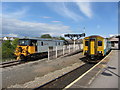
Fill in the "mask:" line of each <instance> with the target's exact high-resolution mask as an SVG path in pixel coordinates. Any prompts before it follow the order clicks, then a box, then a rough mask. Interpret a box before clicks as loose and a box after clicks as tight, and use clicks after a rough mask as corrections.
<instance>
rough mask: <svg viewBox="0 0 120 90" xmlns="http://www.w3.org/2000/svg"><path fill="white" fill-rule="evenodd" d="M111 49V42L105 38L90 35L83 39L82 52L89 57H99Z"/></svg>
mask: <svg viewBox="0 0 120 90" xmlns="http://www.w3.org/2000/svg"><path fill="white" fill-rule="evenodd" d="M110 49H111V42H110V41H108V40H107V39H106V38H104V37H101V36H98V35H92V36H89V37H85V38H84V39H83V54H84V55H85V56H86V57H88V58H89V59H91V60H93V59H99V58H100V57H103V56H105V55H106V54H107V53H108V52H109V51H110Z"/></svg>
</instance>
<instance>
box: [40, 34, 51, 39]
mask: <svg viewBox="0 0 120 90" xmlns="http://www.w3.org/2000/svg"><path fill="white" fill-rule="evenodd" d="M41 38H52V37H51V36H50V34H43V35H41Z"/></svg>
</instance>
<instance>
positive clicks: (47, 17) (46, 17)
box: [42, 16, 52, 18]
mask: <svg viewBox="0 0 120 90" xmlns="http://www.w3.org/2000/svg"><path fill="white" fill-rule="evenodd" d="M42 18H52V17H48V16H43V17H42Z"/></svg>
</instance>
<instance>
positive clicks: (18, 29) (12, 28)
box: [2, 18, 71, 37]
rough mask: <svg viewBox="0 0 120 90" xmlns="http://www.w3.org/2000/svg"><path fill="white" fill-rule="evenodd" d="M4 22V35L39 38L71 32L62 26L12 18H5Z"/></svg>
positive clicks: (67, 27)
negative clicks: (44, 34)
mask: <svg viewBox="0 0 120 90" xmlns="http://www.w3.org/2000/svg"><path fill="white" fill-rule="evenodd" d="M2 20H3V21H2V33H3V35H9V36H10V35H11V36H15V35H16V36H19V37H23V36H28V37H39V36H40V35H41V34H43V33H48V34H52V35H54V36H57V35H62V34H64V33H70V32H71V29H70V27H69V26H65V25H62V24H47V23H33V22H25V21H21V20H18V19H10V18H3V19H2Z"/></svg>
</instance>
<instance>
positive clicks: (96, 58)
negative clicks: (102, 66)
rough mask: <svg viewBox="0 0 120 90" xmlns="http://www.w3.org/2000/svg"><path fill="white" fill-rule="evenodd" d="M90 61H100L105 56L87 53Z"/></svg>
mask: <svg viewBox="0 0 120 90" xmlns="http://www.w3.org/2000/svg"><path fill="white" fill-rule="evenodd" d="M85 56H86V58H87V61H88V62H99V61H100V60H101V59H102V58H103V57H104V56H103V55H102V54H100V53H99V54H95V55H90V54H87V53H85Z"/></svg>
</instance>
